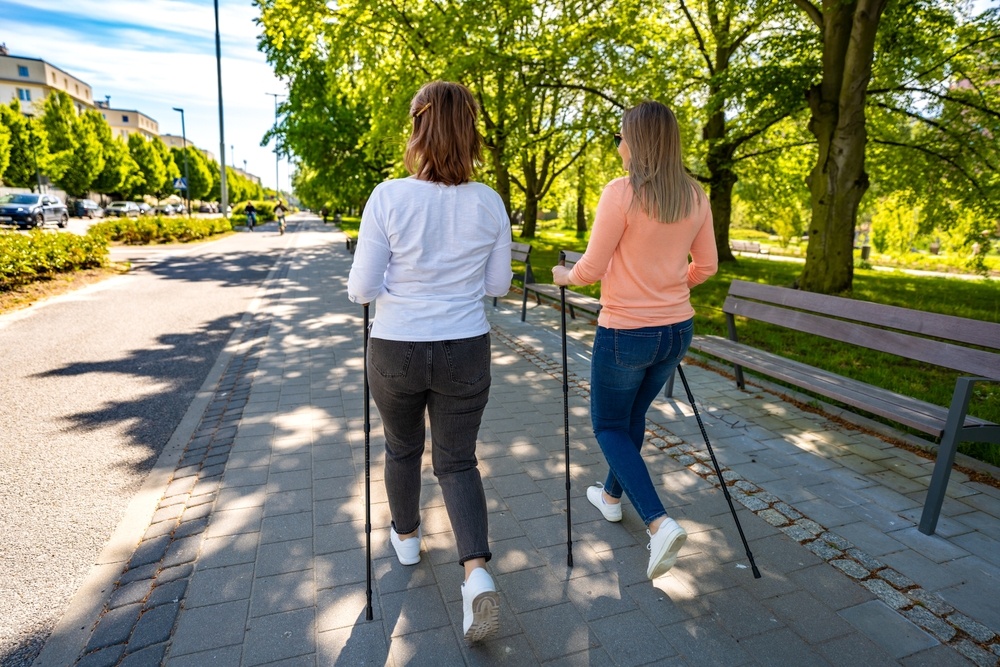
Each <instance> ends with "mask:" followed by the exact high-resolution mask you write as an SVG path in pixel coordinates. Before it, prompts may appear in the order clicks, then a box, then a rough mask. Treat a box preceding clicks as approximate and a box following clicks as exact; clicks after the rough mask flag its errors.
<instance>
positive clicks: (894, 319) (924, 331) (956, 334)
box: [691, 280, 1000, 535]
mask: <svg viewBox="0 0 1000 667" xmlns="http://www.w3.org/2000/svg"><path fill="white" fill-rule="evenodd" d="M723 311H724V312H725V313H726V322H727V326H728V329H729V336H728V338H722V337H720V336H696V337H695V340H694V342H693V343H692V345H691V347H692V349H694V350H696V351H699V352H704V353H707V354H710V355H712V356H715V357H718V358H720V359H723V360H725V361H728V362H730V363H732V364H733V369H734V371H735V375H736V383H737V385H738V386H739V387H740V388H741V389H743V388H744V387H745V380H744V377H743V369H744V368H747V369H750V370H753V371H756V372H758V373H761V374H763V375H767V376H770V377H772V378H776V379H778V380H781V381H783V382H786V383H788V384H790V385H792V386H795V387H799V388H801V389H805V390H807V391H809V392H812V393H814V394H818V395H820V396H824V397H827V398H830V399H833V400H836V401H839V402H841V403H844V404H846V405H849V406H852V407H854V408H857V409H859V410H862V411H864V412H867V413H871V414H875V415H878V416H880V417H884V418H886V419H889V420H892V421H894V422H896V423H899V424H904V425H906V426H909V427H911V428H913V429H915V430H917V431H921V432H923V433H926V434H928V435H930V436H932V437H933V438H938V439H939V441H938V442H939V445H938V454H937V460H936V463H935V465H934V473H933V475H932V476H931V482H930V488H929V489H928V492H927V498H926V500H925V502H924V509H923V513H922V515H921V517H920V526H919V529H920V532H922V533H924V534H926V535H932V534H934V530H935V528H936V527H937V521H938V517H939V516H940V513H941V504H942V502H943V501H944V495H945V488H946V487H947V485H948V477H949V475H950V474H951V468H952V465H953V463H954V460H955V452H956V448H957V446H958V443H960V442H965V441H973V442H990V443H1000V425H997V424H993V423H991V422H988V421H984V420H982V419H977V418H975V417H972V416H969V415H968V407H969V401H970V399H971V397H972V390H973V386H974V385H975V384H976V383H977V382H1000V323H995V322H982V321H979V320H971V319H967V318H964V317H955V316H951V315H940V314H936V313H928V312H923V311H918V310H911V309H909V308H900V307H897V306H886V305H882V304H877V303H871V302H868V301H857V300H854V299H846V298H842V297H835V296H826V295H822V294H813V293H811V292H803V291H799V290H794V289H788V288H784V287H773V286H770V285H761V284H758V283H752V282H745V281H742V280H734V281H733V282H732V285H731V286H730V288H729V294H728V296H727V297H726V301H725V304H724V305H723ZM737 317H743V318H747V319H752V320H759V321H762V322H768V323H770V324H773V325H777V326H782V327H786V328H788V329H791V330H794V331H803V332H807V333H810V334H814V335H817V336H823V337H825V338H830V339H833V340H837V341H841V342H844V343H850V344H853V345H857V346H860V347H864V348H869V349H872V350H878V351H881V352H886V353H888V354H893V355H896V356H899V357H903V358H905V359H911V360H915V361H921V362H925V363H928V364H934V365H936V366H941V367H943V368H949V369H952V370H956V371H959V372H961V373H964V374H967V375H963V376H960V377H959V378H958V379H957V381H956V382H955V388H954V391H953V394H952V400H951V406H950V407H948V408H944V407H941V406H938V405H934V404H931V403H927V402H925V401H921V400H918V399H915V398H912V397H909V396H904V395H902V394H898V393H896V392H893V391H889V390H887V389H882V388H880V387H875V386H873V385H870V384H867V383H865V382H861V381H859V380H852V379H850V378H847V377H843V376H841V375H838V374H836V373H832V372H830V371H826V370H821V369H819V368H814V367H812V366H809V365H807V364H804V363H800V362H797V361H792V360H790V359H786V358H784V357H782V356H780V355H777V354H772V353H770V352H764V351H762V350H759V349H755V348H753V347H751V346H749V345H745V344H743V343H740V342H739V340H738V338H737V331H736V320H737Z"/></svg>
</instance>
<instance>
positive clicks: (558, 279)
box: [552, 264, 570, 286]
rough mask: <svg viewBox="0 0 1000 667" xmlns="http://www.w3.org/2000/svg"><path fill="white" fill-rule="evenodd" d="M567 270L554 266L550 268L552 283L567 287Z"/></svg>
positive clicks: (563, 267)
mask: <svg viewBox="0 0 1000 667" xmlns="http://www.w3.org/2000/svg"><path fill="white" fill-rule="evenodd" d="M569 271H570V270H569V269H567V268H566V267H565V266H560V265H558V264H557V265H555V266H553V267H552V282H554V283H555V284H556V285H560V286H563V285H569Z"/></svg>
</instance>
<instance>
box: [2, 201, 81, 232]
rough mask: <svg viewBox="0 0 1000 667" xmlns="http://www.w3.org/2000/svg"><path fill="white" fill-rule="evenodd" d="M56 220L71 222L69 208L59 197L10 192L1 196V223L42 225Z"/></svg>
mask: <svg viewBox="0 0 1000 667" xmlns="http://www.w3.org/2000/svg"><path fill="white" fill-rule="evenodd" d="M46 222H54V223H56V224H57V225H59V226H60V227H65V226H66V225H67V224H69V210H68V209H67V208H66V205H65V204H63V203H62V200H61V199H59V197H53V196H52V195H40V194H34V193H32V194H10V195H3V196H2V197H0V224H14V225H17V226H18V227H22V228H28V227H41V226H42V225H44V224H45V223H46Z"/></svg>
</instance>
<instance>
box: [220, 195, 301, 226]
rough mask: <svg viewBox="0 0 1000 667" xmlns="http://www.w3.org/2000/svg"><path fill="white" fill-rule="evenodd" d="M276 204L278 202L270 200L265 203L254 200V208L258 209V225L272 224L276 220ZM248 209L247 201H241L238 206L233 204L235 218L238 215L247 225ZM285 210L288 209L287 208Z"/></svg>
mask: <svg viewBox="0 0 1000 667" xmlns="http://www.w3.org/2000/svg"><path fill="white" fill-rule="evenodd" d="M275 203H276V202H274V201H273V200H270V199H269V200H264V201H257V200H254V202H253V207H254V208H255V209H257V224H260V223H262V222H270V221H272V220H274V206H275ZM246 208H247V203H246V202H245V201H241V202H240V203H238V204H233V213H232V215H233V217H236V216H237V215H239V216H241V217H240V220H242V221H243V223H244V224H245V223H246V219H247V218H246V214H245V213H244V211H246ZM285 208H288V207H287V206H286V207H285Z"/></svg>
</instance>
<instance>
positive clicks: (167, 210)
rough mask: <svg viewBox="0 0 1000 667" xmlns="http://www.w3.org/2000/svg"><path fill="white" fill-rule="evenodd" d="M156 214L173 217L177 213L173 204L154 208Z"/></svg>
mask: <svg viewBox="0 0 1000 667" xmlns="http://www.w3.org/2000/svg"><path fill="white" fill-rule="evenodd" d="M156 212H157V213H159V214H160V215H173V214H174V213H176V212H177V207H176V206H174V205H173V204H160V205H159V206H157V207H156Z"/></svg>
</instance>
